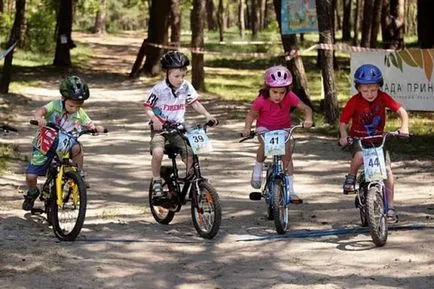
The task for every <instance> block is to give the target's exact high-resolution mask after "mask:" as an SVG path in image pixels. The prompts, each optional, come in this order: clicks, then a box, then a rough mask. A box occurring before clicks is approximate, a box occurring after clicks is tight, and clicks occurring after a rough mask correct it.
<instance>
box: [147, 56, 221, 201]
mask: <svg viewBox="0 0 434 289" xmlns="http://www.w3.org/2000/svg"><path fill="white" fill-rule="evenodd" d="M189 64H190V61H189V60H188V58H187V56H185V55H184V54H183V53H181V52H178V51H169V52H168V53H166V54H164V55H163V57H162V58H161V66H162V68H163V69H165V70H166V78H165V79H164V80H162V81H160V82H158V83H157V84H156V85H155V86H154V87H153V88H152V89H151V92H150V94H149V96H148V99H147V101H146V102H145V103H144V106H145V114H146V116H147V117H148V118H149V120H150V125H151V143H150V145H151V152H152V161H151V166H152V180H153V183H152V188H153V190H154V192H155V196H161V193H162V186H161V177H160V168H161V162H162V160H163V155H164V145H165V143H166V142H168V143H169V144H170V145H172V146H173V147H175V148H177V149H178V151H179V153H180V155H181V157H182V160H183V161H184V163H186V164H187V167H188V168H190V166H191V164H192V151H191V148H190V147H188V146H186V145H185V143H184V140H183V139H182V138H181V137H180V136H179V135H174V136H163V135H161V134H160V132H161V131H162V130H163V124H164V123H166V122H169V123H183V122H184V114H185V108H186V105H191V106H192V107H193V109H194V110H195V111H197V112H198V113H200V114H201V115H203V116H205V117H206V119H207V121H209V120H214V123H217V121H216V120H215V118H214V117H213V116H212V115H211V114H210V113H209V112H208V111H207V110H206V109H205V107H204V106H203V105H202V104H201V103H200V102H199V101H198V94H197V92H196V90H195V89H194V87H193V86H192V85H191V83H190V82H188V81H187V80H185V79H184V78H185V76H186V74H187V66H188V65H189Z"/></svg>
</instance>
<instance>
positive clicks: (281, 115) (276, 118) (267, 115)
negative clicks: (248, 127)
mask: <svg viewBox="0 0 434 289" xmlns="http://www.w3.org/2000/svg"><path fill="white" fill-rule="evenodd" d="M299 101H300V99H299V98H298V96H297V95H295V93H293V92H292V91H289V92H288V93H287V94H286V95H285V97H284V98H283V100H282V101H281V102H280V103H274V102H272V101H271V100H270V99H269V98H264V97H263V96H262V95H260V96H258V97H257V98H256V99H255V100H254V101H253V103H252V110H254V111H257V112H258V113H259V116H258V119H257V120H256V127H265V128H267V129H269V130H274V129H282V128H289V127H291V115H290V111H291V107H295V106H297V104H298V102H299Z"/></svg>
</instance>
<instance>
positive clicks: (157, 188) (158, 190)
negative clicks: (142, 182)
mask: <svg viewBox="0 0 434 289" xmlns="http://www.w3.org/2000/svg"><path fill="white" fill-rule="evenodd" d="M152 190H153V191H154V197H162V196H163V186H162V183H161V180H155V181H153V182H152Z"/></svg>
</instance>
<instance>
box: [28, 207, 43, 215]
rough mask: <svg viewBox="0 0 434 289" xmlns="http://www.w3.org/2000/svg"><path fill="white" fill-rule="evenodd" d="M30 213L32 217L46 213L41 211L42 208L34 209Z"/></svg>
mask: <svg viewBox="0 0 434 289" xmlns="http://www.w3.org/2000/svg"><path fill="white" fill-rule="evenodd" d="M30 213H31V214H32V215H36V214H38V215H40V214H43V213H45V211H44V210H43V209H40V208H32V209H31V210H30Z"/></svg>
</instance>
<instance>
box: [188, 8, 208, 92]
mask: <svg viewBox="0 0 434 289" xmlns="http://www.w3.org/2000/svg"><path fill="white" fill-rule="evenodd" d="M205 6H206V3H205V0H193V9H192V10H191V14H192V15H191V20H192V21H191V32H192V35H191V47H192V48H193V49H202V48H203V44H204V40H203V30H204V26H205V25H204V24H205V17H206V9H205ZM191 59H192V64H191V66H192V75H191V84H192V85H193V87H194V88H196V89H197V90H201V91H204V90H205V70H204V55H203V54H202V53H194V52H193V53H192V56H191Z"/></svg>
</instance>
